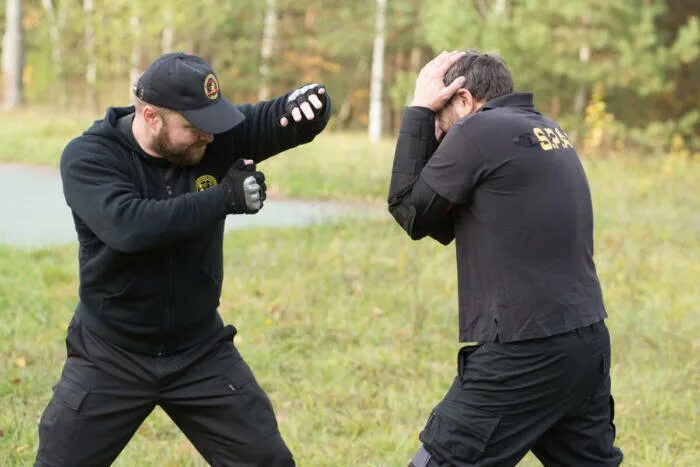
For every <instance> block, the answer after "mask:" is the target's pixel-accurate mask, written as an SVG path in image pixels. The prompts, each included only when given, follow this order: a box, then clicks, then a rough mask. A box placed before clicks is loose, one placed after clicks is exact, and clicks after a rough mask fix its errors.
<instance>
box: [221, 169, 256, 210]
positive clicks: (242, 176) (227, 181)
mask: <svg viewBox="0 0 700 467" xmlns="http://www.w3.org/2000/svg"><path fill="white" fill-rule="evenodd" d="M249 177H253V178H254V179H255V182H256V183H257V185H258V187H259V188H258V189H257V190H256V191H257V193H251V192H249V191H247V189H246V183H245V181H246V179H248V178H249ZM221 188H222V189H223V191H224V195H225V196H226V200H227V202H228V205H229V212H230V213H232V214H255V213H256V212H258V211H259V210H260V208H262V204H263V201H265V197H266V196H265V191H266V190H267V185H265V175H264V174H263V173H262V172H258V171H257V170H255V164H247V165H246V163H245V162H244V161H243V159H238V160H237V161H236V162H234V164H233V166H232V167H231V168H230V169H229V171H228V173H227V174H226V175H224V178H223V179H222V180H221ZM255 195H257V199H255ZM258 200H259V206H258V207H257V209H254V208H253V207H252V206H253V205H254V204H255V203H254V201H258Z"/></svg>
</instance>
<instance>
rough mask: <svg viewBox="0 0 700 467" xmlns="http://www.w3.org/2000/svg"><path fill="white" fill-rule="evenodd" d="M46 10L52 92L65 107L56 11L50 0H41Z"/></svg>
mask: <svg viewBox="0 0 700 467" xmlns="http://www.w3.org/2000/svg"><path fill="white" fill-rule="evenodd" d="M41 4H42V6H43V7H44V11H45V12H46V19H47V23H48V27H49V40H50V42H51V66H52V67H53V69H54V73H55V75H54V77H55V80H54V82H53V83H52V85H51V86H52V94H53V95H54V96H56V103H57V104H58V106H59V107H65V106H66V105H67V103H68V87H67V86H68V85H67V82H66V76H65V68H64V66H63V43H62V42H61V25H60V24H59V23H60V22H59V20H58V19H57V18H56V11H55V9H54V6H53V2H52V1H51V0H41Z"/></svg>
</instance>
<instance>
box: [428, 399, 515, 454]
mask: <svg viewBox="0 0 700 467" xmlns="http://www.w3.org/2000/svg"><path fill="white" fill-rule="evenodd" d="M500 420H501V417H499V416H498V415H494V414H491V413H488V412H485V411H483V410H480V409H477V408H475V407H471V406H469V405H466V404H463V403H460V402H455V401H451V400H448V399H445V400H443V401H442V402H440V403H439V404H438V405H437V407H435V409H434V410H433V416H431V417H430V421H429V422H428V424H427V426H426V427H425V430H424V431H423V432H422V433H421V435H420V439H421V441H423V443H425V444H426V445H428V446H430V448H431V452H432V451H436V452H437V453H439V456H440V457H442V458H444V459H445V460H447V461H451V462H455V461H459V460H461V461H462V462H464V461H465V460H466V461H470V462H474V461H477V460H479V459H480V458H481V456H482V454H483V453H484V450H485V449H486V446H487V444H488V442H489V440H490V439H491V436H492V435H493V432H494V431H495V430H496V427H497V426H498V423H499V421H500ZM457 463H458V462H457Z"/></svg>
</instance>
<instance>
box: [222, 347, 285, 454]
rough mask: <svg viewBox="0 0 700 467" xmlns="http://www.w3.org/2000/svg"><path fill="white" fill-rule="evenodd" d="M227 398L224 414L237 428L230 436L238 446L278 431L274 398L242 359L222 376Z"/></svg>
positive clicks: (223, 409) (223, 408)
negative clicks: (267, 392) (269, 395)
mask: <svg viewBox="0 0 700 467" xmlns="http://www.w3.org/2000/svg"><path fill="white" fill-rule="evenodd" d="M221 378H222V381H223V383H224V387H223V389H224V391H225V392H226V393H227V394H228V397H226V398H225V399H224V401H223V402H224V406H223V407H221V411H222V413H228V414H230V415H229V419H230V420H232V421H233V422H234V424H235V426H236V428H235V429H232V430H231V431H230V432H229V433H227V435H229V436H233V437H234V438H233V439H232V440H233V441H235V442H237V443H250V442H254V441H257V440H260V439H263V438H265V437H267V436H270V435H271V434H273V433H276V432H277V431H278V427H277V420H276V418H275V413H274V411H273V408H272V403H271V402H270V399H269V398H268V397H267V394H265V391H263V390H262V388H261V387H260V386H259V385H258V383H257V382H256V381H255V377H254V376H253V372H252V371H251V370H250V368H249V367H248V365H247V364H246V363H245V362H244V361H243V360H238V361H237V362H236V363H235V364H234V365H233V366H232V367H230V368H229V369H227V371H226V372H225V373H224V374H223V375H222V377H221Z"/></svg>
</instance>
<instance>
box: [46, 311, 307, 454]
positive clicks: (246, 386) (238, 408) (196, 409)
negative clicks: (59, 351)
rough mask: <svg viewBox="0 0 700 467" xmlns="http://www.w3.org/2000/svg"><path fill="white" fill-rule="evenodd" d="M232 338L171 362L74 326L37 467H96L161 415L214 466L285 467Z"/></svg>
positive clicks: (227, 335)
mask: <svg viewBox="0 0 700 467" xmlns="http://www.w3.org/2000/svg"><path fill="white" fill-rule="evenodd" d="M234 334H235V329H234V328H233V327H232V326H226V327H224V328H223V329H222V330H221V332H220V333H219V335H217V336H216V338H215V339H212V340H211V341H209V342H207V343H205V344H203V345H201V346H197V347H196V348H192V349H189V350H186V351H183V352H180V353H177V354H174V355H171V356H164V357H156V356H148V355H141V354H135V353H131V352H128V351H126V350H124V349H122V348H120V347H117V346H115V345H112V344H110V343H109V342H106V341H105V340H103V339H101V338H99V337H98V336H96V335H95V334H93V333H91V332H90V331H89V330H88V329H87V328H85V327H84V326H83V325H81V324H80V323H77V322H76V320H75V319H74V320H73V322H72V323H71V325H70V326H69V329H68V335H67V338H66V346H67V353H68V358H67V360H66V362H65V365H64V367H63V373H62V375H61V378H60V380H59V382H58V384H57V385H56V386H55V387H54V393H53V397H52V399H51V401H50V402H49V405H48V406H47V407H46V409H45V410H44V413H43V415H42V417H41V421H40V423H39V451H38V454H37V457H36V462H35V466H104V465H110V464H111V463H112V462H113V461H114V459H115V458H116V457H117V456H118V455H119V453H120V452H121V450H122V449H123V448H124V446H125V445H126V443H127V442H128V441H129V439H130V438H131V437H132V436H133V434H134V432H135V431H136V429H137V428H138V427H139V425H141V423H142V422H143V420H144V419H145V418H146V417H147V416H148V414H150V413H151V411H152V410H153V409H154V407H155V406H156V405H159V406H161V407H162V408H163V409H164V410H165V412H166V413H167V414H168V415H169V416H170V418H172V420H173V421H174V422H175V423H176V424H177V426H178V427H179V428H180V429H181V430H182V431H183V432H184V433H185V435H186V436H187V438H189V440H190V441H191V442H192V444H194V446H195V447H196V448H197V450H198V451H199V452H200V453H201V455H202V456H203V457H204V458H205V459H206V460H207V462H209V464H211V465H214V466H224V465H226V466H229V465H235V466H266V467H267V466H293V465H294V460H293V458H292V455H291V453H290V452H289V450H288V449H287V446H286V445H285V443H284V441H283V440H282V438H281V436H280V434H279V431H278V429H277V421H276V420H275V415H274V413H273V410H272V406H271V404H270V401H269V399H268V398H267V396H266V395H265V393H264V392H263V390H262V389H261V388H260V386H258V384H257V383H256V381H255V378H254V377H253V373H252V372H251V370H250V368H249V367H248V365H246V363H245V362H244V361H243V359H242V358H241V356H240V354H239V353H238V351H237V350H236V348H235V347H234V346H233V336H234Z"/></svg>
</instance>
